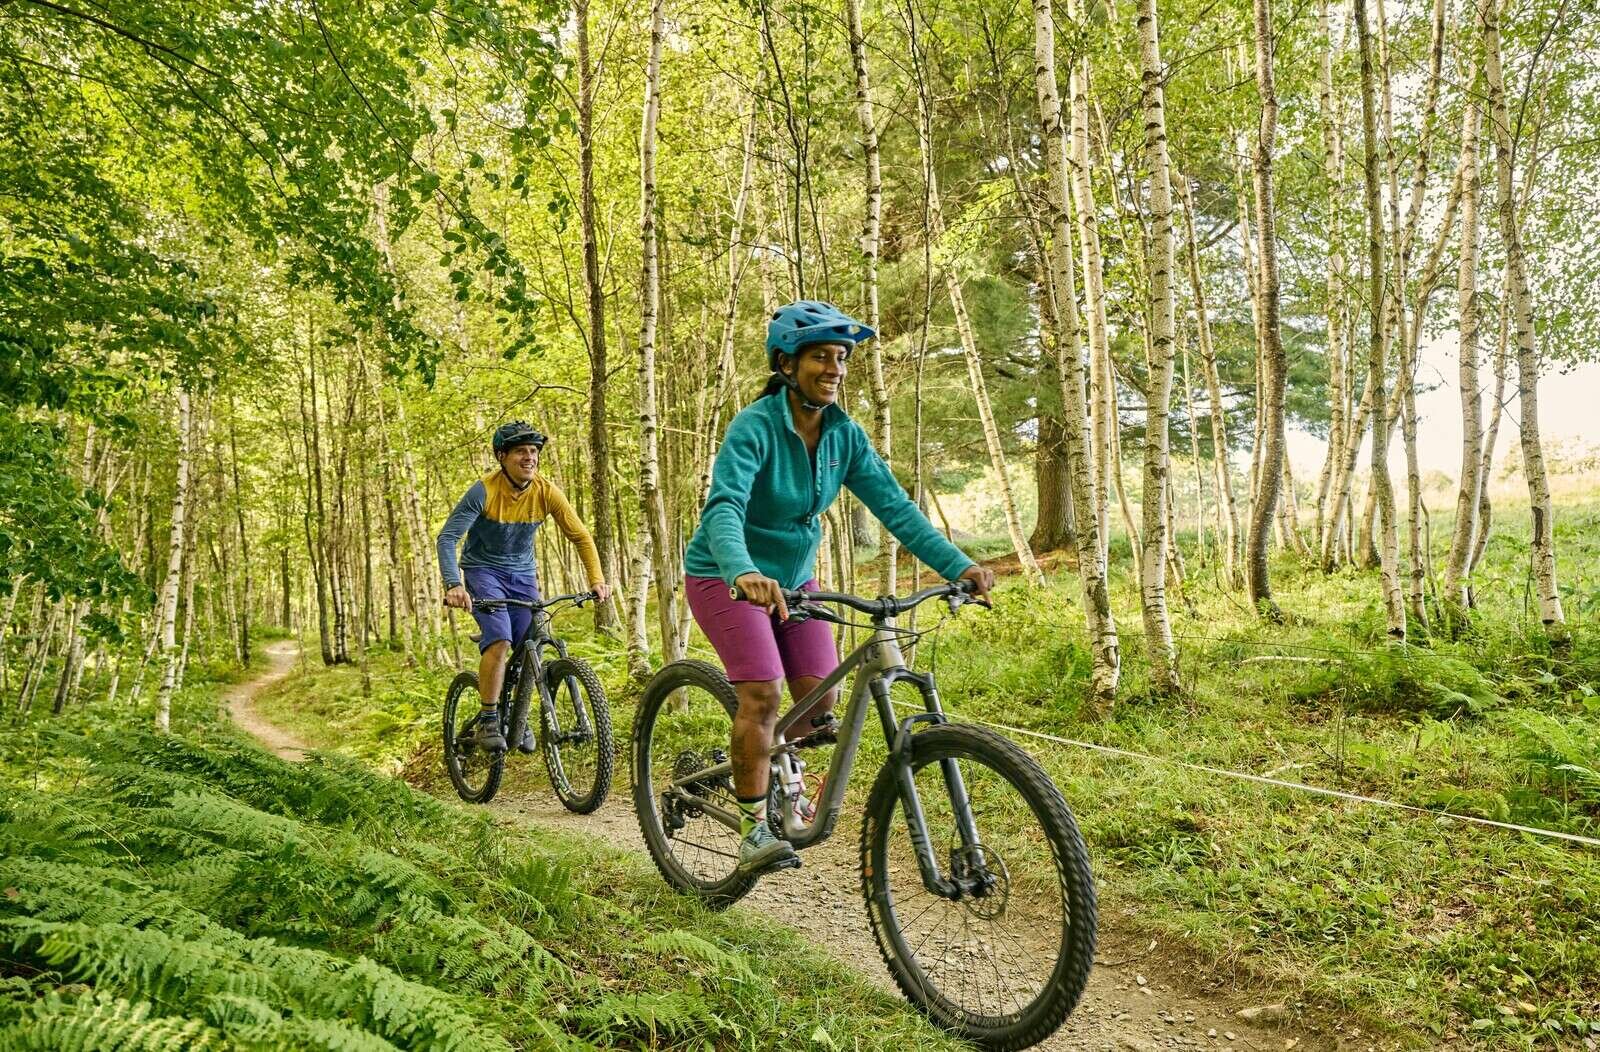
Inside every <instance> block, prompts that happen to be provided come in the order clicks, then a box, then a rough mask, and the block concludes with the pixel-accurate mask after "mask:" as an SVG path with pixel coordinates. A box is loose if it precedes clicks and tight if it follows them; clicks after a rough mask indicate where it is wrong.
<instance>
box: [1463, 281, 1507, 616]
mask: <svg viewBox="0 0 1600 1052" xmlns="http://www.w3.org/2000/svg"><path fill="white" fill-rule="evenodd" d="M1510 279H1511V275H1510V274H1509V273H1507V274H1506V275H1505V278H1504V280H1505V281H1506V282H1509V281H1510ZM1510 325H1511V297H1510V296H1508V295H1506V294H1505V291H1504V288H1502V291H1501V295H1500V322H1499V326H1498V330H1497V332H1498V335H1497V337H1496V339H1495V350H1494V365H1493V368H1494V395H1493V396H1492V397H1491V398H1490V399H1489V426H1488V428H1486V429H1485V432H1484V436H1483V459H1482V460H1481V461H1480V462H1479V464H1478V516H1477V519H1478V525H1477V536H1475V537H1474V538H1473V541H1472V557H1471V558H1470V559H1469V560H1468V561H1467V606H1468V607H1469V608H1470V607H1472V606H1475V605H1476V603H1475V601H1474V597H1473V592H1472V571H1473V570H1474V569H1475V568H1476V567H1477V565H1478V562H1479V561H1480V560H1481V559H1482V558H1483V550H1484V548H1486V547H1488V544H1489V528H1490V526H1491V525H1492V524H1493V522H1494V505H1493V503H1492V502H1491V501H1490V500H1489V480H1490V479H1491V478H1493V477H1494V450H1495V446H1496V445H1498V444H1499V441H1500V418H1501V416H1502V415H1503V413H1504V409H1505V398H1506V369H1507V365H1508V362H1509V360H1510V353H1509V344H1510Z"/></svg>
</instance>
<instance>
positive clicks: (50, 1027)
mask: <svg viewBox="0 0 1600 1052" xmlns="http://www.w3.org/2000/svg"><path fill="white" fill-rule="evenodd" d="M227 1047H229V1043H228V1041H227V1040H226V1039H225V1038H224V1037H223V1036H222V1034H220V1033H218V1032H217V1031H216V1030H214V1029H212V1028H211V1027H208V1026H207V1025H206V1024H205V1023H204V1022H202V1021H201V1020H198V1019H187V1018H183V1017H181V1016H167V1015H162V1014H160V1013H159V1012H158V1010H157V1009H156V1008H155V1006H153V1005H151V1004H150V1003H149V1002H148V1001H126V1000H123V999H122V998H120V997H113V996H110V995H108V994H102V993H95V994H89V995H86V996H83V997H77V998H63V997H61V996H59V995H58V994H55V993H51V994H48V995H47V996H46V997H45V998H44V999H43V1000H42V1001H40V1002H39V1003H38V1004H37V1005H34V1006H33V1007H32V1008H31V1009H30V1010H29V1011H28V1012H27V1013H26V1014H25V1015H24V1016H23V1018H22V1019H20V1020H18V1021H17V1022H16V1023H15V1024H14V1025H12V1026H9V1027H7V1028H6V1029H5V1031H4V1032H0V1052H190V1050H200V1049H223V1048H227Z"/></svg>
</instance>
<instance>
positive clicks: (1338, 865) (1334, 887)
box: [264, 503, 1600, 1047]
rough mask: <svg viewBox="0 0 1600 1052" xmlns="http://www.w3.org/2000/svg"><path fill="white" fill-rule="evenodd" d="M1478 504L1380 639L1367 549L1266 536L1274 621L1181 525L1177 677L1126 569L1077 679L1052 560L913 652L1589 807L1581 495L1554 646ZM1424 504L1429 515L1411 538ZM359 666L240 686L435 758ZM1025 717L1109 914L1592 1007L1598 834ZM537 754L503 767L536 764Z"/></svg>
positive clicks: (1446, 1021)
mask: <svg viewBox="0 0 1600 1052" xmlns="http://www.w3.org/2000/svg"><path fill="white" fill-rule="evenodd" d="M1498 522H1499V525H1498V526H1497V531H1498V532H1497V533H1496V535H1495V538H1494V540H1493V541H1492V542H1491V544H1490V546H1489V551H1488V553H1487V555H1486V562H1485V565H1484V566H1483V567H1482V570H1481V572H1480V574H1479V576H1478V596H1479V601H1480V607H1479V609H1478V610H1477V611H1475V612H1474V613H1473V615H1472V618H1471V621H1470V623H1469V624H1468V625H1467V626H1466V627H1465V629H1464V631H1463V632H1462V634H1461V635H1460V636H1459V637H1458V638H1455V639H1444V638H1440V637H1438V636H1437V635H1435V637H1434V638H1428V637H1427V634H1426V633H1425V632H1418V631H1416V628H1415V627H1414V629H1413V640H1414V641H1413V643H1412V645H1409V646H1406V647H1403V648H1395V647H1392V646H1389V645H1387V644H1386V643H1385V642H1384V637H1383V624H1382V618H1381V611H1380V610H1379V608H1378V604H1377V586H1376V579H1375V575H1374V574H1373V573H1371V572H1363V571H1344V572H1341V573H1337V574H1334V575H1332V576H1324V575H1323V574H1321V573H1320V572H1317V571H1315V570H1312V569H1309V568H1305V567H1301V566H1299V565H1297V564H1296V562H1295V561H1293V560H1291V559H1280V560H1279V561H1278V562H1277V563H1276V564H1275V566H1274V583H1275V590H1276V592H1277V594H1278V596H1279V600H1280V602H1281V603H1282V604H1283V606H1284V608H1285V610H1286V612H1287V613H1288V614H1289V620H1288V623H1287V624H1284V625H1267V624H1263V623H1262V622H1260V621H1258V620H1257V619H1255V618H1254V617H1253V616H1251V615H1250V614H1249V612H1248V611H1247V610H1246V609H1244V608H1243V606H1242V605H1241V603H1240V601H1239V599H1238V597H1237V596H1235V595H1233V594H1230V593H1227V592H1223V591H1221V590H1219V589H1218V588H1216V587H1215V585H1214V584H1213V583H1212V582H1211V581H1210V580H1209V579H1208V578H1209V576H1210V575H1211V574H1212V573H1213V572H1214V571H1213V570H1212V569H1211V568H1209V567H1205V566H1203V565H1200V564H1198V563H1197V562H1196V561H1195V560H1194V558H1193V553H1192V549H1191V551H1190V553H1189V554H1190V557H1191V566H1190V584H1189V586H1188V587H1187V588H1185V589H1183V590H1182V591H1181V593H1180V594H1177V595H1175V596H1174V599H1173V604H1172V606H1173V616H1174V631H1175V632H1176V633H1177V635H1178V642H1179V649H1180V652H1181V656H1182V667H1183V670H1184V681H1185V683H1186V685H1187V686H1188V693H1187V695H1186V696H1185V697H1183V698H1181V699H1156V698H1152V697H1150V696H1149V694H1148V691H1147V690H1146V688H1145V686H1144V683H1145V668H1146V665H1145V660H1144V654H1143V641H1142V637H1141V635H1140V631H1139V627H1138V620H1137V601H1138V597H1137V592H1136V582H1134V581H1132V580H1130V579H1129V578H1128V576H1127V574H1126V573H1125V572H1124V573H1121V574H1118V575H1117V577H1116V579H1115V581H1114V585H1115V587H1114V594H1113V598H1114V602H1115V605H1116V609H1117V612H1118V615H1119V622H1120V624H1121V625H1122V628H1123V647H1124V656H1125V660H1126V671H1125V690H1124V699H1125V700H1123V701H1122V702H1121V703H1120V704H1119V705H1118V707H1117V708H1116V709H1115V710H1114V711H1113V712H1112V713H1110V714H1109V715H1107V716H1104V717H1097V716H1095V715H1094V714H1092V713H1091V712H1089V711H1088V710H1087V708H1086V706H1085V704H1084V700H1083V699H1084V697H1085V693H1086V691H1085V687H1086V684H1087V677H1088V663H1087V662H1088V658H1087V654H1086V652H1085V650H1084V646H1083V631H1082V620H1081V614H1080V612H1079V607H1078V605H1077V603H1078V593H1077V586H1076V583H1075V579H1073V578H1072V577H1071V576H1070V574H1068V573H1067V572H1066V571H1065V570H1062V571H1060V572H1058V573H1057V574H1056V575H1055V580H1054V581H1053V582H1052V584H1051V585H1050V586H1049V588H1048V589H1047V590H1046V591H1044V592H1042V593H1031V592H1028V591H1027V590H1025V589H1023V588H1022V587H1021V586H1020V585H1017V584H1015V583H1008V584H1007V585H1005V586H1004V587H1003V588H1002V589H1001V591H1000V596H999V606H998V609H997V611H996V612H995V613H994V614H992V615H980V614H977V613H974V612H970V611H969V612H968V613H966V614H964V615H963V616H962V617H961V618H960V619H959V620H957V621H956V622H954V623H951V624H949V625H947V626H945V627H944V628H943V629H941V631H940V632H938V633H937V634H935V635H934V636H932V637H930V638H929V639H928V640H926V641H925V642H924V643H923V644H921V646H920V648H919V649H920V653H918V654H917V655H916V661H917V663H918V664H919V665H920V666H921V667H923V668H927V667H930V666H931V667H933V668H934V669H935V670H936V671H937V673H938V676H939V680H940V685H941V689H942V692H943V694H944V697H945V699H946V702H947V705H948V706H949V707H950V709H951V710H952V711H954V712H956V713H958V714H965V715H968V716H971V717H974V718H978V719H984V720H990V721H994V722H998V723H1003V724H1008V725H1011V726H1015V727H1021V728H1026V729H1030V730H1036V731H1040V732H1044V733H1047V734H1056V735H1061V736H1065V737H1071V738H1075V739H1080V740H1089V741H1094V742H1097V743H1103V744H1107V745H1113V746H1116V747H1118V748H1123V749H1128V750H1131V751H1135V752H1139V753H1144V754H1149V755H1152V756H1156V757H1162V758H1167V759H1173V760H1183V761H1187V762H1189V763H1195V764H1204V765H1208V766H1214V767H1221V768H1226V769H1229V770H1236V771H1243V772H1249V773H1255V774H1264V773H1269V772H1270V773H1274V774H1275V776H1276V777H1280V778H1284V779H1287V780H1291V781H1302V782H1306V783H1310V784H1315V785H1321V786H1328V787H1333V788H1341V789H1347V790H1351V791H1355V792H1359V793H1364V794H1369V795H1373V796H1378V797H1382V798H1386V799H1392V800H1396V801H1400V802H1404V803H1409V804H1413V805H1416V806H1419V807H1424V808H1430V809H1448V810H1452V811H1456V812H1461V813H1466V814H1474V815H1480V816H1483V817H1488V818H1494V819H1499V820H1503V821H1513V822H1518V823H1524V824H1529V825H1534V826H1539V827H1544V828H1551V829H1556V830H1562V831H1568V832H1574V833H1580V834H1587V835H1591V836H1592V835H1600V695H1597V688H1600V623H1597V617H1600V580H1597V578H1600V504H1595V503H1587V504H1578V505H1569V506H1566V507H1564V508H1562V509H1561V512H1560V517H1559V519H1558V526H1557V539H1558V550H1559V551H1560V553H1561V556H1562V566H1561V572H1562V580H1563V590H1564V593H1565V594H1564V601H1565V602H1566V605H1567V609H1568V612H1569V616H1570V617H1572V618H1573V621H1574V624H1573V629H1574V631H1573V638H1572V641H1571V642H1570V643H1569V644H1567V645H1566V646H1564V647H1554V646H1552V645H1551V644H1550V643H1549V642H1548V641H1547V640H1546V639H1545V637H1544V634H1543V632H1542V631H1541V630H1540V629H1539V627H1538V626H1537V624H1536V623H1534V622H1533V620H1532V618H1533V615H1532V613H1531V611H1530V603H1529V599H1528V596H1527V592H1526V588H1525V586H1524V582H1525V579H1526V565H1527V563H1526V559H1527V546H1526V531H1527V526H1526V517H1525V516H1519V515H1518V513H1517V512H1516V511H1515V510H1502V511H1501V512H1500V513H1499V520H1498ZM1448 529H1449V522H1448V520H1445V521H1443V522H1440V521H1436V522H1435V523H1434V526H1433V530H1434V536H1435V538H1438V537H1440V536H1445V535H1447V531H1448ZM1437 548H1438V545H1437V544H1436V546H1435V550H1437ZM1125 560H1126V554H1125V549H1124V561H1123V564H1122V565H1123V566H1125V565H1126V561H1125ZM863 572H865V571H863ZM923 623H924V625H926V624H927V620H926V618H925V619H924V622H923ZM563 628H566V629H569V630H570V631H569V635H571V636H572V637H573V638H575V639H576V640H577V641H578V645H579V647H580V649H582V650H584V651H586V652H587V654H588V655H589V656H590V658H591V660H596V662H597V664H598V665H599V666H600V668H601V671H602V674H603V677H604V678H605V680H606V684H607V688H608V690H609V692H610V694H611V696H612V699H613V707H614V709H615V710H617V711H616V725H617V726H618V728H619V729H620V728H623V727H626V726H628V721H629V720H630V719H631V715H632V710H631V702H630V699H629V697H628V694H627V689H626V688H627V684H626V683H625V681H624V678H623V677H624V670H623V668H622V665H621V661H620V658H618V657H614V656H611V655H612V653H613V652H612V651H610V650H609V649H608V648H607V647H606V646H605V645H604V643H603V642H599V641H596V640H595V639H594V638H593V637H592V636H591V635H589V634H588V633H587V631H586V629H587V621H586V619H581V618H576V619H571V620H570V621H569V622H567V623H566V624H564V625H563ZM374 667H375V669H378V671H376V672H375V673H374V676H373V683H374V693H373V697H372V699H371V700H370V701H369V702H363V701H362V700H360V699H359V697H358V696H357V693H358V691H359V678H358V677H356V675H355V673H354V672H353V671H349V670H335V671H331V672H325V671H317V672H316V673H315V674H313V675H310V676H307V677H305V678H303V679H300V680H292V681H290V682H287V683H285V684H283V685H281V687H280V688H279V689H278V690H277V691H276V692H274V697H273V698H272V699H269V700H268V701H267V702H266V704H265V706H264V707H265V708H266V710H267V711H268V712H269V713H271V714H273V715H274V718H282V719H284V720H285V721H286V722H287V723H289V724H290V725H292V726H295V727H297V729H299V730H300V731H301V732H302V733H304V734H306V735H308V736H309V737H311V738H312V740H316V741H321V742H334V743H342V744H341V748H345V749H348V750H349V751H352V752H354V753H356V754H358V755H364V756H366V757H368V758H369V759H376V760H377V761H378V762H380V763H384V764H387V765H389V767H390V769H399V768H400V767H401V766H402V765H404V766H406V767H407V771H408V775H411V776H415V777H418V778H421V779H423V780H427V779H433V781H434V783H435V784H437V783H438V781H439V776H438V774H437V772H438V771H439V770H440V768H439V764H438V756H437V746H436V745H434V744H433V741H434V739H435V737H436V721H437V712H438V705H439V701H438V699H439V698H440V696H441V695H442V692H443V687H444V684H445V682H446V681H447V679H448V676H447V674H445V673H443V672H426V673H425V672H418V671H415V670H408V669H404V668H401V667H400V666H399V665H398V663H397V662H395V661H394V660H393V659H392V658H391V659H389V660H386V661H384V662H380V663H378V664H376V665H375V666H374ZM872 733H875V732H869V747H868V748H867V749H866V750H864V752H863V755H862V763H863V764H864V765H866V768H867V769H869V770H870V768H871V766H873V765H875V760H876V757H877V755H878V754H877V752H876V749H875V747H873V743H871V742H870V735H871V734H872ZM1026 744H1027V745H1028V747H1029V748H1030V749H1031V750H1032V751H1033V752H1034V753H1035V754H1036V755H1037V756H1039V757H1040V759H1041V760H1042V761H1043V762H1044V764H1045V766H1046V768H1047V769H1048V770H1049V771H1050V772H1051V774H1052V775H1053V776H1054V777H1055V778H1056V779H1057V781H1058V782H1059V784H1061V786H1062V787H1063V789H1064V791H1065V792H1066V794H1067V797H1068V800H1069V802H1071V803H1072V805H1073V808H1074V810H1075V811H1076V813H1077V815H1078V818H1079V821H1080V823H1081V824H1082V826H1083V829H1084V832H1085V836H1086V838H1087V840H1088V842H1089V846H1090V850H1091V853H1092V856H1093V858H1094V860H1095V865H1096V869H1097V873H1098V875H1099V877H1100V879H1101V881H1102V890H1103V895H1104V897H1105V900H1106V904H1107V912H1108V915H1111V916H1114V917H1116V918H1118V920H1117V923H1119V924H1121V925H1123V926H1132V927H1138V928H1144V929H1148V930H1150V931H1151V932H1152V933H1161V934H1163V935H1165V936H1167V937H1168V938H1169V939H1172V938H1176V939H1178V940H1180V941H1181V942H1182V944H1183V945H1185V946H1187V947H1189V949H1190V950H1191V951H1192V952H1195V953H1197V954H1199V955H1201V956H1202V957H1203V958H1204V959H1206V960H1208V961H1209V962H1211V963H1213V964H1226V965H1228V966H1231V967H1234V968H1237V969H1239V970H1242V971H1244V972H1247V973H1252V974H1254V975H1256V976H1258V977H1262V978H1266V979H1269V980H1273V981H1277V982H1280V983H1284V984H1288V985H1291V986H1294V987H1298V988H1299V989H1301V990H1303V991H1305V993H1306V994H1307V995H1308V996H1309V997H1310V998H1312V999H1313V1000H1315V1001H1318V1002H1321V1003H1323V1004H1326V1005H1331V1006H1336V1007H1339V1008H1341V1009H1344V1010H1349V1011H1355V1012H1358V1013H1359V1014H1361V1015H1363V1016H1369V1017H1377V1018H1379V1019H1382V1020H1384V1021H1386V1022H1387V1023H1388V1024H1390V1025H1391V1026H1392V1027H1393V1028H1395V1030H1396V1031H1397V1032H1398V1033H1401V1034H1407V1033H1409V1034H1416V1035H1419V1036H1423V1035H1431V1036H1433V1037H1436V1038H1443V1039H1445V1040H1448V1041H1451V1042H1455V1041H1461V1040H1479V1041H1482V1042H1484V1043H1488V1044H1493V1045H1496V1046H1502V1047H1515V1046H1535V1045H1538V1044H1541V1043H1547V1042H1560V1041H1562V1040H1570V1039H1573V1038H1578V1039H1580V1040H1581V1038H1582V1037H1583V1036H1584V1035H1589V1034H1595V1033H1600V890H1597V889H1600V852H1597V851H1595V850H1593V849H1585V848H1580V847H1571V846H1561V845H1559V844H1557V843H1555V842H1552V841H1545V840H1539V839H1535V838H1532V837H1527V836H1523V835H1518V834H1512V833H1506V832H1497V831H1490V830H1483V829H1478V828H1474V827H1469V826H1462V825H1459V824H1456V823H1451V822H1436V821H1434V820H1431V819H1429V818H1427V817H1425V816H1417V815H1412V814H1403V813H1399V812H1395V811H1390V810H1382V809H1376V808H1371V807H1367V806H1363V805H1356V804H1346V803H1341V802H1337V801H1331V800H1327V799H1323V798H1317V797H1312V796H1308V795H1305V794H1297V793H1293V792H1291V791H1287V790H1279V789H1271V788H1266V787H1262V786H1258V785H1252V784H1249V783H1243V782H1238V781H1232V780H1227V779H1221V778H1218V777H1216V776H1213V775H1209V774H1205V773H1201V772H1195V771H1191V770H1187V769H1184V768H1180V767H1174V766H1171V765H1170V764H1165V763H1151V762H1144V761H1137V760H1129V759H1126V758H1118V757H1110V756H1105V755H1101V754H1096V753H1092V752H1087V751H1084V750H1079V749H1073V748H1069V747H1066V746H1061V745H1055V744H1051V743H1047V742H1041V741H1038V740H1028V741H1027V742H1026ZM408 760H409V763H408V762H407V761H408ZM535 767H536V765H527V766H526V767H525V769H524V771H523V773H521V774H520V775H518V774H515V773H514V774H513V776H512V777H513V778H516V777H525V778H529V779H533V780H534V784H537V782H538V780H539V779H541V778H542V772H540V771H537V770H535ZM866 783H867V779H865V778H858V779H857V784H858V787H860V788H863V789H864V786H865V785H866Z"/></svg>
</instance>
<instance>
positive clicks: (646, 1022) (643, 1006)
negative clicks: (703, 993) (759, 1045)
mask: <svg viewBox="0 0 1600 1052" xmlns="http://www.w3.org/2000/svg"><path fill="white" fill-rule="evenodd" d="M574 1015H575V1016H576V1019H577V1022H578V1023H579V1025H580V1026H581V1027H582V1028H583V1031H584V1032H585V1033H586V1034H588V1035H591V1036H593V1037H594V1038H595V1039H596V1040H597V1041H599V1042H601V1043H602V1044H609V1045H617V1044H622V1043H623V1042H627V1041H637V1042H641V1043H646V1044H649V1045H652V1046H653V1045H655V1044H656V1043H657V1042H659V1041H661V1040H662V1039H666V1040H668V1041H678V1040H682V1039H684V1038H688V1037H699V1038H704V1039H706V1040H711V1039H714V1038H715V1037H716V1036H718V1035H719V1034H721V1033H723V1032H724V1031H727V1030H730V1029H731V1028H730V1027H729V1025H728V1023H727V1022H726V1021H725V1020H723V1019H722V1017H721V1016H719V1015H717V1014H716V1013H715V1012H713V1011H712V1010H711V1008H710V1006H708V1005H707V1004H706V1003H705V1002H704V1001H702V1000H700V999H699V998H697V997H693V996H690V995H688V994H685V993H682V992H680V991H676V990H673V991H668V992H666V993H639V994H609V995H607V996H605V997H602V998H601V999H600V1000H599V1001H598V1002H596V1003H595V1004H593V1005H591V1006H589V1007H587V1008H583V1009H580V1010H579V1011H577V1012H575V1013H574Z"/></svg>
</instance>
